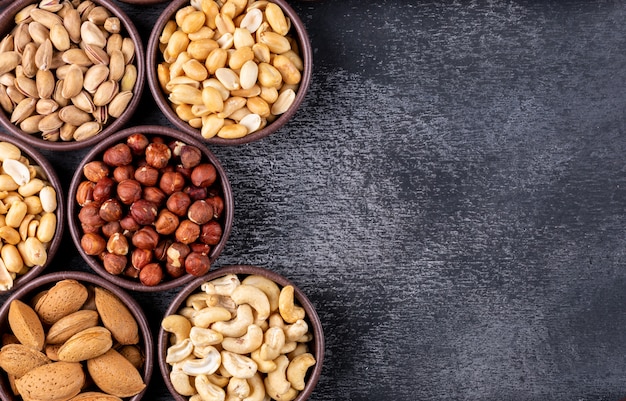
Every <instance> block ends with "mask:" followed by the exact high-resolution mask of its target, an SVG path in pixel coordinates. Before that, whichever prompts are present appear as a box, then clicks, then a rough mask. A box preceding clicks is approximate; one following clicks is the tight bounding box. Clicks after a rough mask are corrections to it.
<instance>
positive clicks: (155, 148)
mask: <svg viewBox="0 0 626 401" xmlns="http://www.w3.org/2000/svg"><path fill="white" fill-rule="evenodd" d="M145 155H146V163H148V164H149V165H150V166H152V167H154V168H156V169H157V170H159V169H162V168H163V167H165V166H167V165H168V163H169V161H170V159H171V158H172V151H171V150H170V148H169V147H168V146H167V145H165V144H164V143H155V142H152V143H151V144H149V145H148V146H147V147H146V151H145Z"/></svg>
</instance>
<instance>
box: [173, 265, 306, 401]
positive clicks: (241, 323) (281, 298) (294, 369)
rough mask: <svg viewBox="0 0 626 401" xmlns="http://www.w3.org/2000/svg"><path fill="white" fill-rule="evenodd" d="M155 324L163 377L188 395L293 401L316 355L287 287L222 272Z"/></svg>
mask: <svg viewBox="0 0 626 401" xmlns="http://www.w3.org/2000/svg"><path fill="white" fill-rule="evenodd" d="M200 289H201V291H198V292H195V293H192V294H191V295H190V296H188V297H187V299H186V300H185V305H184V306H183V307H181V308H180V309H179V310H178V311H177V313H175V314H171V315H169V316H166V317H165V318H164V319H163V321H162V322H161V327H162V328H163V330H164V331H166V332H168V333H171V334H170V336H169V339H170V342H169V347H168V348H167V351H166V355H165V360H166V362H167V364H169V365H170V366H171V371H170V382H171V384H172V387H173V388H174V389H175V390H176V392H178V393H179V394H180V395H183V396H188V397H191V398H190V400H209V399H211V400H213V399H221V400H223V399H228V400H230V399H238V400H242V399H246V400H266V399H270V398H271V399H273V400H293V399H294V398H295V397H296V396H297V395H298V393H299V392H300V391H302V390H303V389H304V387H305V384H306V379H307V372H308V370H309V368H310V367H312V366H313V365H315V363H316V360H315V357H314V356H313V354H312V353H311V352H310V350H309V346H308V343H310V342H311V341H312V340H313V334H312V333H311V332H310V331H309V326H308V324H307V322H306V320H305V318H306V313H305V310H304V309H303V308H302V307H301V306H299V305H297V304H295V300H294V288H293V287H292V286H289V285H288V286H284V287H282V288H281V287H279V285H278V284H276V283H275V282H274V281H272V280H270V279H268V278H266V277H263V276H260V275H249V276H246V277H245V278H243V280H240V278H239V277H238V276H237V275H235V274H228V275H225V276H223V277H220V278H217V279H215V280H211V281H208V282H206V283H204V284H202V285H201V287H200Z"/></svg>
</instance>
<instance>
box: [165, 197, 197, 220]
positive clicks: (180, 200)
mask: <svg viewBox="0 0 626 401" xmlns="http://www.w3.org/2000/svg"><path fill="white" fill-rule="evenodd" d="M189 205H191V198H189V195H187V194H186V193H184V192H174V193H173V194H171V195H170V197H169V198H167V201H166V202H165V207H167V210H169V211H170V212H172V213H174V214H175V215H177V216H180V217H182V216H184V215H186V214H187V210H188V209H189Z"/></svg>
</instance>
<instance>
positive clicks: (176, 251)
mask: <svg viewBox="0 0 626 401" xmlns="http://www.w3.org/2000/svg"><path fill="white" fill-rule="evenodd" d="M189 252H191V249H190V248H189V246H187V245H186V244H183V243H181V242H174V243H173V244H172V245H170V246H169V248H167V251H166V255H167V259H166V260H167V264H169V265H171V267H174V268H177V267H184V263H185V258H186V257H187V255H189ZM183 270H184V268H183Z"/></svg>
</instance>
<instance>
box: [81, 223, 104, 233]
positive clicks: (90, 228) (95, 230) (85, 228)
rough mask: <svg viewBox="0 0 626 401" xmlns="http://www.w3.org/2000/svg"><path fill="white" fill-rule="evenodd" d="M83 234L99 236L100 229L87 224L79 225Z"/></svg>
mask: <svg viewBox="0 0 626 401" xmlns="http://www.w3.org/2000/svg"><path fill="white" fill-rule="evenodd" d="M80 228H81V229H82V230H83V234H100V227H94V226H90V225H89V224H84V223H80Z"/></svg>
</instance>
